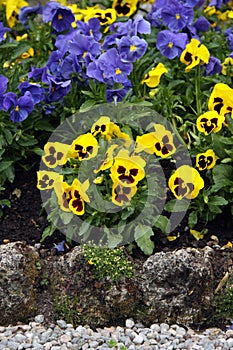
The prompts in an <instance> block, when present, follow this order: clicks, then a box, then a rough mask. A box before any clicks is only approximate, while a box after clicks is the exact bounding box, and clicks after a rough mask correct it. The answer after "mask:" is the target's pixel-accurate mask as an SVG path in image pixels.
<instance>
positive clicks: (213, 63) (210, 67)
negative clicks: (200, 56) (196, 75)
mask: <svg viewBox="0 0 233 350" xmlns="http://www.w3.org/2000/svg"><path fill="white" fill-rule="evenodd" d="M221 71H222V65H221V61H220V60H219V59H218V58H216V57H213V56H210V59H209V62H208V63H207V65H205V72H204V76H208V75H213V74H220V73H221Z"/></svg>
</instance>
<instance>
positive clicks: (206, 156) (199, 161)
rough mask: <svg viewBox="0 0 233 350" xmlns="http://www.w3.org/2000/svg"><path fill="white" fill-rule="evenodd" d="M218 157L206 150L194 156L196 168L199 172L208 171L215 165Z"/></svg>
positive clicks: (210, 150) (211, 151)
mask: <svg viewBox="0 0 233 350" xmlns="http://www.w3.org/2000/svg"><path fill="white" fill-rule="evenodd" d="M217 159H218V157H217V156H216V154H215V153H214V151H213V150H212V149H208V150H207V151H206V152H205V153H199V154H198V155H197V156H196V166H197V167H198V169H199V170H206V169H207V170H209V169H211V168H213V167H214V166H215V164H216V160H217Z"/></svg>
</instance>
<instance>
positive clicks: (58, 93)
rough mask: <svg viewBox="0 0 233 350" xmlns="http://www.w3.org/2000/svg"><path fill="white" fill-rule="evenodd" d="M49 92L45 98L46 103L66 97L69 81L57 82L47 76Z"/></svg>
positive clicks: (69, 87) (69, 86) (69, 85)
mask: <svg viewBox="0 0 233 350" xmlns="http://www.w3.org/2000/svg"><path fill="white" fill-rule="evenodd" d="M48 82H49V91H48V95H47V96H46V101H47V102H55V101H58V100H61V99H62V98H63V97H64V96H66V95H67V94H68V93H69V91H70V89H71V80H66V81H58V80H57V79H56V78H55V77H53V76H51V75H49V76H48Z"/></svg>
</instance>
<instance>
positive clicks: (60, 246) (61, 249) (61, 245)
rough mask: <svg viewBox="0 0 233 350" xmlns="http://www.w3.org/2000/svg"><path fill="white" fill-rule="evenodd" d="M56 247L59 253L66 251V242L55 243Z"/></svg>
mask: <svg viewBox="0 0 233 350" xmlns="http://www.w3.org/2000/svg"><path fill="white" fill-rule="evenodd" d="M53 244H54V247H55V248H56V249H57V251H58V253H60V252H64V251H65V241H61V242H59V243H57V244H56V243H53Z"/></svg>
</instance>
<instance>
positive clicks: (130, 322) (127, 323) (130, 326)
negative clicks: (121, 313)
mask: <svg viewBox="0 0 233 350" xmlns="http://www.w3.org/2000/svg"><path fill="white" fill-rule="evenodd" d="M134 324H135V323H134V321H133V320H131V319H127V320H126V321H125V326H126V328H133V326H134Z"/></svg>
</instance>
